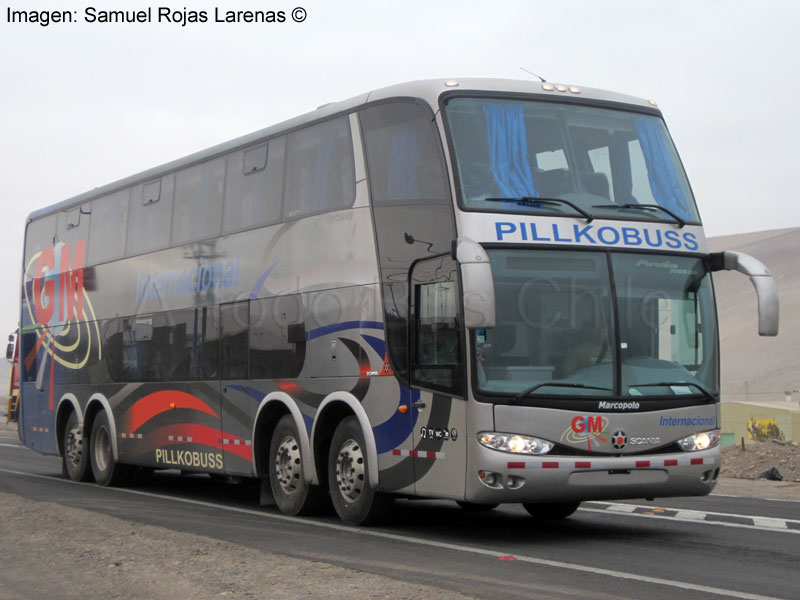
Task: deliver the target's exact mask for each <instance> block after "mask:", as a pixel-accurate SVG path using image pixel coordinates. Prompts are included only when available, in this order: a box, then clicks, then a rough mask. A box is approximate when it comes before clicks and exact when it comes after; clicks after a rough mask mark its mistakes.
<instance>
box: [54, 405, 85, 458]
mask: <svg viewBox="0 0 800 600" xmlns="http://www.w3.org/2000/svg"><path fill="white" fill-rule="evenodd" d="M72 413H75V414H76V415H77V416H78V423H80V424H81V425H83V411H82V410H81V405H80V403H79V402H78V398H77V397H76V396H75V394H72V393H66V394H64V395H63V396H61V400H59V401H58V407H57V408H56V421H55V423H56V426H55V431H54V432H53V435H55V436H56V449H57V450H58V456H64V433H65V432H64V429H65V428H66V426H67V419H69V416H70V414H72Z"/></svg>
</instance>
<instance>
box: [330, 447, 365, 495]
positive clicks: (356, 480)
mask: <svg viewBox="0 0 800 600" xmlns="http://www.w3.org/2000/svg"><path fill="white" fill-rule="evenodd" d="M364 475H365V471H364V454H363V453H362V451H361V446H360V445H359V444H358V442H356V441H355V440H347V441H346V442H345V443H344V444H342V447H341V448H340V449H339V456H338V458H337V459H336V485H337V486H338V488H339V492H340V493H341V494H342V496H343V497H344V498H345V500H347V501H348V502H355V501H356V500H358V497H359V496H360V495H361V490H362V489H363V488H364Z"/></svg>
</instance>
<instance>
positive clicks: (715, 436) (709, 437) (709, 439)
mask: <svg viewBox="0 0 800 600" xmlns="http://www.w3.org/2000/svg"><path fill="white" fill-rule="evenodd" d="M721 437H722V434H721V433H720V431H719V429H714V430H713V431H704V432H702V433H695V434H694V435H690V436H688V437H685V438H683V439H682V440H678V445H679V446H680V447H681V448H682V449H683V450H685V451H686V452H694V451H696V450H708V449H709V448H715V447H717V446H719V441H720V438H721Z"/></svg>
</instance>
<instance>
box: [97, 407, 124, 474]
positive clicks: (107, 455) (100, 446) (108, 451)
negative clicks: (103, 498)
mask: <svg viewBox="0 0 800 600" xmlns="http://www.w3.org/2000/svg"><path fill="white" fill-rule="evenodd" d="M111 443H112V436H111V426H110V425H109V421H108V415H107V414H106V413H105V411H100V412H99V413H97V416H96V417H95V419H94V423H93V424H92V437H91V438H90V440H89V448H90V450H89V456H90V458H91V462H92V473H93V474H94V480H95V481H96V482H97V483H99V484H100V485H103V486H114V485H120V484H122V483H125V481H126V480H127V479H128V478H129V476H130V475H131V467H129V466H128V465H121V464H119V463H118V462H116V461H115V460H114V451H113V448H112V446H111Z"/></svg>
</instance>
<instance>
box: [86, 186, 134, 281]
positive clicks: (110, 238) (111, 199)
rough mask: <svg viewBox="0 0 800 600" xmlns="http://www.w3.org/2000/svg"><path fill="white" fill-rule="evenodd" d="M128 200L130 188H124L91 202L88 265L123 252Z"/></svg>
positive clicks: (114, 258)
mask: <svg viewBox="0 0 800 600" xmlns="http://www.w3.org/2000/svg"><path fill="white" fill-rule="evenodd" d="M129 200H130V189H124V190H122V191H120V192H116V193H115V194H111V195H109V196H105V197H104V198H100V199H99V200H95V201H94V202H93V203H92V222H91V223H90V224H89V255H88V263H89V264H90V265H96V264H100V263H103V262H107V261H110V260H116V259H118V258H122V256H123V255H124V254H125V232H126V230H127V228H128V227H127V223H128V204H129Z"/></svg>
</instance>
